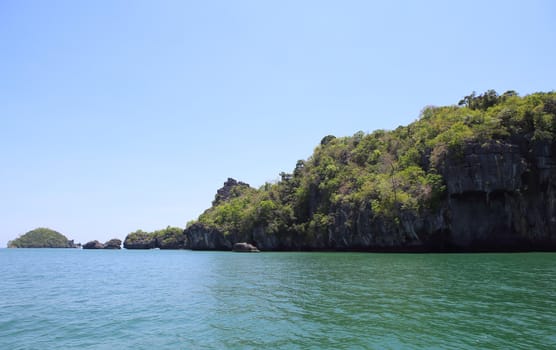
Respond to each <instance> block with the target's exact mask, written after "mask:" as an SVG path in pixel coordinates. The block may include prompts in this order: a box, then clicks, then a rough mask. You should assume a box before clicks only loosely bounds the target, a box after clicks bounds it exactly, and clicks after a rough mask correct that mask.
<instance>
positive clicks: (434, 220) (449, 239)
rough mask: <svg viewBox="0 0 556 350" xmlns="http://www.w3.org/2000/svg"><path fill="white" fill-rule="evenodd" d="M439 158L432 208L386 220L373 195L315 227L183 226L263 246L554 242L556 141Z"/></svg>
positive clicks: (449, 246)
mask: <svg viewBox="0 0 556 350" xmlns="http://www.w3.org/2000/svg"><path fill="white" fill-rule="evenodd" d="M437 162H438V164H436V167H437V168H438V169H439V172H440V174H441V175H442V178H443V181H444V184H445V187H446V191H445V195H444V196H443V198H442V199H441V201H440V202H439V204H438V205H437V206H435V208H434V209H427V210H424V211H421V212H415V211H411V210H400V212H399V214H398V215H397V217H396V218H395V220H389V219H387V218H381V217H377V216H376V215H374V213H373V209H372V206H371V204H370V203H363V204H360V205H359V206H357V207H355V206H353V203H347V204H340V205H336V206H332V207H331V208H330V213H331V216H332V217H333V221H332V222H331V223H329V224H328V225H327V226H326V227H325V228H324V229H321V230H316V231H315V232H314V233H313V234H312V235H307V234H303V235H302V234H299V233H296V232H281V233H280V234H273V233H269V232H268V229H267V227H266V226H264V225H258V226H255V228H254V229H253V230H251V231H249V232H235V233H233V234H228V235H225V234H224V233H222V232H220V231H218V230H217V229H215V228H210V227H207V226H205V225H203V224H201V223H196V224H193V225H192V226H190V227H188V228H187V229H186V230H185V232H184V233H185V235H186V236H187V241H188V244H187V246H186V248H190V249H214V250H230V249H231V247H232V246H233V244H234V243H237V242H243V241H246V242H251V243H253V244H254V245H255V246H257V247H258V248H259V249H261V250H365V251H520V250H555V249H556V144H555V143H554V142H547V141H545V142H529V141H527V140H525V139H516V140H513V142H500V141H497V142H495V141H492V142H487V143H483V144H479V143H466V144H464V145H463V147H462V148H461V149H460V150H458V151H453V152H447V153H445V154H444V155H443V156H441V157H440V158H439V159H438V160H437ZM227 186H228V187H230V184H229V181H228V185H227ZM232 187H233V186H232ZM228 190H229V188H228ZM219 193H220V192H219ZM309 198H310V199H311V200H310V201H309V202H308V203H307V207H308V208H309V210H310V208H316V207H318V206H319V200H320V198H319V196H318V194H317V193H314V194H312V195H309Z"/></svg>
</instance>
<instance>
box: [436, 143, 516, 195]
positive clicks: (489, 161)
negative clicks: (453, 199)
mask: <svg viewBox="0 0 556 350" xmlns="http://www.w3.org/2000/svg"><path fill="white" fill-rule="evenodd" d="M526 170H527V161H526V159H525V158H524V157H523V156H522V155H521V154H520V151H519V147H518V146H517V145H512V144H502V143H495V142H491V143H488V144H485V145H478V144H469V145H467V146H466V147H465V148H464V150H463V155H461V156H457V155H456V156H453V155H451V156H450V157H448V158H447V159H446V160H445V161H444V162H443V163H442V164H440V171H441V173H442V175H443V177H444V179H445V181H446V186H447V189H448V193H449V194H450V195H457V194H463V193H466V192H484V193H492V192H497V191H498V192H513V191H516V190H518V189H519V188H521V187H522V182H521V177H522V175H523V173H524V172H525V171H526Z"/></svg>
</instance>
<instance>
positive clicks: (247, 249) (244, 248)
mask: <svg viewBox="0 0 556 350" xmlns="http://www.w3.org/2000/svg"><path fill="white" fill-rule="evenodd" d="M232 251H233V252H237V253H259V252H260V250H259V249H257V247H255V246H254V245H252V244H250V243H246V242H239V243H235V244H234V246H233V248H232Z"/></svg>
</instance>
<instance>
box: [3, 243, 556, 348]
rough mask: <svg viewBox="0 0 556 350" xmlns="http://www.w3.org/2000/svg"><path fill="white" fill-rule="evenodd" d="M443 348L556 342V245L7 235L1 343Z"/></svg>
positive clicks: (27, 345) (20, 345)
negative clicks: (42, 241)
mask: <svg viewBox="0 0 556 350" xmlns="http://www.w3.org/2000/svg"><path fill="white" fill-rule="evenodd" d="M429 348H430V349H432V348H438V349H478V348H481V349H500V348H506V349H509V348H512V349H554V348H556V254H553V253H531V254H453V255H450V254H422V255H421V254H355V253H260V254H240V253H226V252H191V251H158V250H151V251H126V250H122V251H104V250H101V251H94V250H77V249H58V250H57V249H0V349H429Z"/></svg>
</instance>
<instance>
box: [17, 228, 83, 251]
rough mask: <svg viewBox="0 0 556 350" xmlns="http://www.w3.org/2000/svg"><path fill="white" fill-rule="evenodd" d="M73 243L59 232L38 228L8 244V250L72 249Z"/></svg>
mask: <svg viewBox="0 0 556 350" xmlns="http://www.w3.org/2000/svg"><path fill="white" fill-rule="evenodd" d="M73 247H74V244H73V241H70V240H68V239H67V237H66V236H64V235H63V234H61V233H60V232H56V231H54V230H51V229H49V228H45V227H39V228H36V229H34V230H32V231H29V232H27V233H25V234H23V235H21V236H20V237H18V238H16V239H14V240H13V241H10V242H8V248H73Z"/></svg>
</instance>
